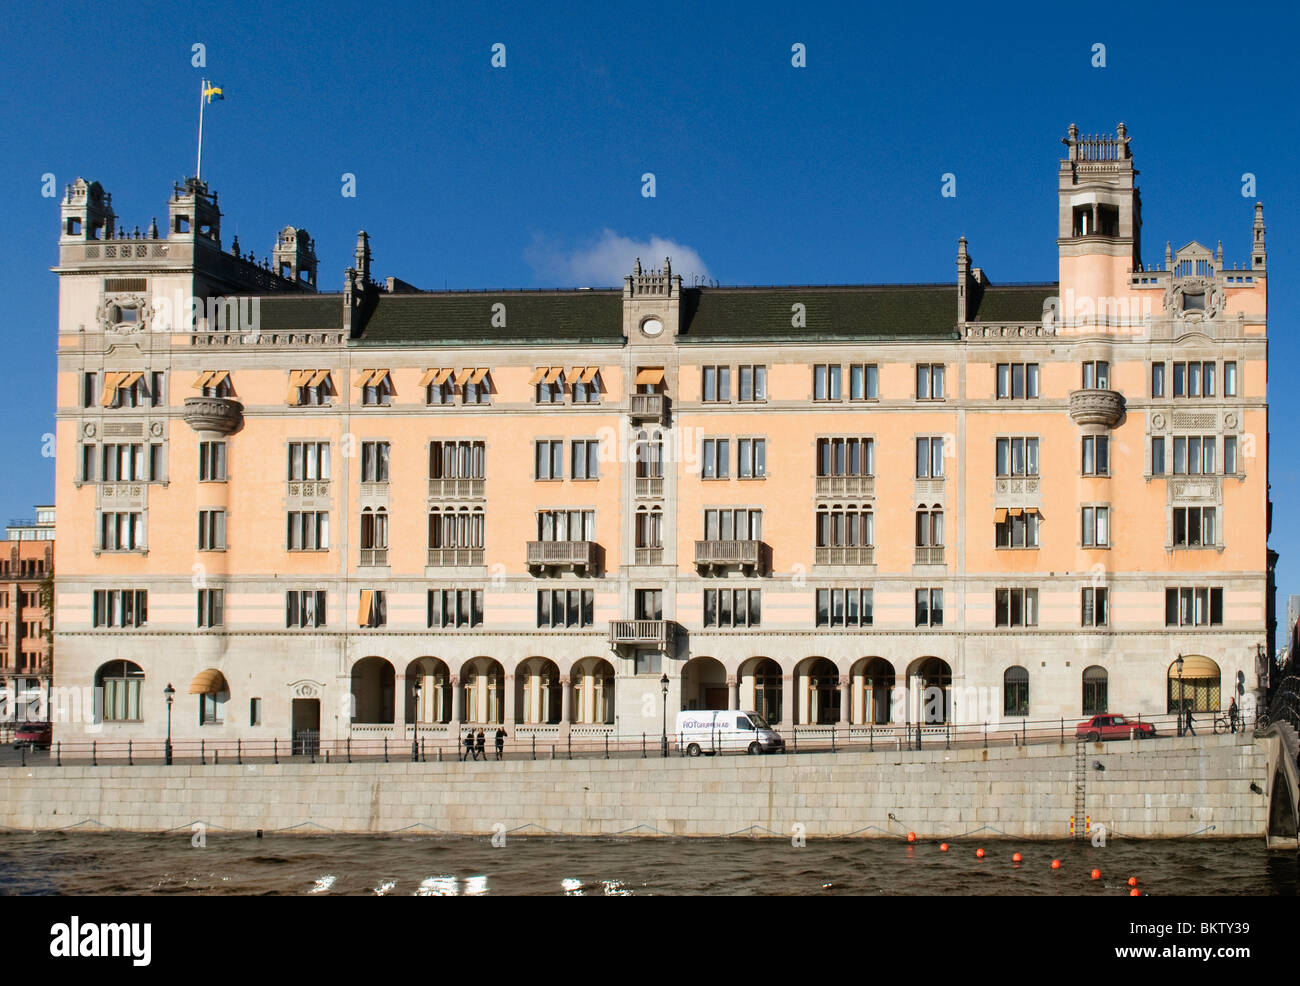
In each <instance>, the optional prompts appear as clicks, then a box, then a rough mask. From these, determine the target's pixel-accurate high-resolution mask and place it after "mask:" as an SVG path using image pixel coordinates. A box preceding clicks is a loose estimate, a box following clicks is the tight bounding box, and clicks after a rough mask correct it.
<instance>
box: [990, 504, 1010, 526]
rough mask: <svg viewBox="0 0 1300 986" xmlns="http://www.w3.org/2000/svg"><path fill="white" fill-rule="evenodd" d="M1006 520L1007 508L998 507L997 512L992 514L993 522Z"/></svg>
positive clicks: (997, 522) (1000, 522)
mask: <svg viewBox="0 0 1300 986" xmlns="http://www.w3.org/2000/svg"><path fill="white" fill-rule="evenodd" d="M1006 522H1007V508H1006V507H998V510H997V513H995V514H994V515H993V523H995V524H1005V523H1006Z"/></svg>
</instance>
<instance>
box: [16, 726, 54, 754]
mask: <svg viewBox="0 0 1300 986" xmlns="http://www.w3.org/2000/svg"><path fill="white" fill-rule="evenodd" d="M53 734H54V729H53V727H52V726H51V725H50V724H49V723H48V722H25V723H23V724H22V725H21V726H19V727H18V728H17V729H15V730H14V749H15V750H17V749H19V748H20V747H24V746H27V747H31V748H32V749H33V750H48V749H49V748H50V743H51V742H52V738H53Z"/></svg>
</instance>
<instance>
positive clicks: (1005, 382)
mask: <svg viewBox="0 0 1300 986" xmlns="http://www.w3.org/2000/svg"><path fill="white" fill-rule="evenodd" d="M997 377H998V399H999V400H1020V399H1022V398H1032V397H1037V396H1038V364H1037V363H999V364H998V369H997Z"/></svg>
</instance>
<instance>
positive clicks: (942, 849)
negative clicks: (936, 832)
mask: <svg viewBox="0 0 1300 986" xmlns="http://www.w3.org/2000/svg"><path fill="white" fill-rule="evenodd" d="M939 851H940V852H947V851H948V843H946V842H940V843H939Z"/></svg>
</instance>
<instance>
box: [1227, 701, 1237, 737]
mask: <svg viewBox="0 0 1300 986" xmlns="http://www.w3.org/2000/svg"><path fill="white" fill-rule="evenodd" d="M1239 717H1240V713H1239V712H1238V711H1237V699H1236V698H1235V697H1234V698H1233V700H1232V703H1231V704H1230V705H1229V706H1228V725H1229V726H1231V727H1232V731H1233V732H1234V733H1235V732H1236V731H1237V719H1238V718H1239Z"/></svg>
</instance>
